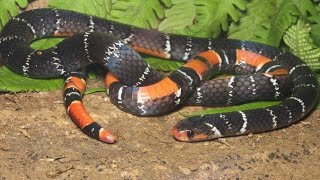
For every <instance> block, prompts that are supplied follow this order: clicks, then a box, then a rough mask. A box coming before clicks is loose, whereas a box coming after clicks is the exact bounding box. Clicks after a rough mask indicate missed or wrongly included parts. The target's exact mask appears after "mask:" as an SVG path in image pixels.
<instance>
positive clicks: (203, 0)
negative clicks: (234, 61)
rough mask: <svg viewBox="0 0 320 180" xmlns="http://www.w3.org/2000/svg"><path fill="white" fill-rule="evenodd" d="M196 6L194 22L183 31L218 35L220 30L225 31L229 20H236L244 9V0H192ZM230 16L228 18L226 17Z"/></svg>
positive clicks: (209, 35) (199, 34)
mask: <svg viewBox="0 0 320 180" xmlns="http://www.w3.org/2000/svg"><path fill="white" fill-rule="evenodd" d="M194 4H195V6H196V12H197V14H196V17H195V24H194V25H193V26H191V27H190V28H188V29H186V30H185V31H190V32H186V33H188V34H189V35H193V36H198V37H205V38H208V37H218V36H219V35H220V33H221V31H227V29H228V25H229V24H228V22H229V20H231V21H233V22H237V21H238V20H239V18H240V16H241V13H240V10H245V8H246V3H245V1H244V0H223V1H221V0H211V1H207V0H194ZM228 17H230V19H229V18H228Z"/></svg>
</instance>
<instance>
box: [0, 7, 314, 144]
mask: <svg viewBox="0 0 320 180" xmlns="http://www.w3.org/2000/svg"><path fill="white" fill-rule="evenodd" d="M50 36H59V37H66V36H71V37H69V38H66V39H65V40H64V41H62V42H60V43H59V44H57V45H56V46H54V47H52V48H49V49H46V50H35V49H32V48H31V47H30V45H29V44H30V42H32V41H33V40H35V39H39V38H43V37H50ZM138 53H143V54H149V55H153V56H157V57H161V58H165V59H175V60H180V61H185V62H186V63H185V64H184V65H183V66H182V67H180V68H179V69H178V70H176V71H174V72H173V73H171V74H170V75H169V76H164V75H163V74H161V73H159V72H158V71H156V70H154V69H152V68H151V67H150V66H149V65H148V64H147V63H146V62H144V61H143V59H142V57H141V56H140V55H139V54H138ZM0 57H2V59H3V60H4V62H5V64H6V66H8V67H9V68H10V69H11V70H13V71H14V72H16V73H19V74H21V75H24V76H29V77H32V78H52V77H58V76H63V77H64V78H65V87H64V101H65V106H66V108H67V112H68V114H69V116H70V117H71V119H72V120H73V121H74V122H75V124H76V125H77V126H78V127H79V128H80V129H81V130H82V131H83V132H84V133H86V134H87V135H89V136H90V137H93V138H95V139H97V140H100V141H103V142H107V143H114V142H115V141H116V138H115V136H114V135H112V134H111V133H110V132H109V131H107V130H106V129H104V128H102V127H101V126H100V125H99V124H97V123H96V122H94V121H93V119H92V118H91V117H90V116H89V114H88V113H87V112H86V110H85V107H84V105H83V103H82V96H83V92H84V90H85V86H86V81H85V80H86V78H85V77H86V74H85V67H87V66H88V65H89V64H93V63H98V64H101V65H103V66H104V67H105V68H106V69H107V70H108V73H107V76H106V86H107V87H108V88H109V95H110V98H111V101H112V102H113V103H114V104H115V105H116V106H117V107H118V108H120V109H122V110H124V111H126V112H129V113H132V114H134V115H138V116H157V115H162V114H165V113H168V112H171V111H173V110H175V109H177V108H178V107H180V106H181V105H201V106H218V105H219V106H227V105H233V104H239V103H244V102H248V101H253V100H257V99H283V101H282V102H281V103H280V104H279V105H275V106H271V107H267V108H260V109H253V110H245V111H236V112H229V113H222V114H211V115H210V114H208V115H203V116H196V117H191V118H187V119H185V120H182V121H180V122H178V123H177V124H176V125H175V126H174V127H173V129H172V134H173V136H174V137H175V138H176V139H177V140H180V141H189V142H192V141H202V140H209V139H214V138H218V137H224V136H235V135H242V134H248V133H258V132H265V131H270V130H273V129H277V128H281V127H285V126H288V125H290V124H293V123H295V122H297V121H299V120H300V119H302V118H303V117H305V116H306V115H307V114H308V113H309V112H310V111H311V110H312V109H313V107H314V106H315V103H316V100H317V98H318V94H319V89H318V84H317V80H316V77H315V75H314V73H313V72H312V70H311V69H310V68H309V67H308V66H307V65H306V64H304V63H303V62H302V61H301V60H300V59H299V58H297V57H296V56H294V55H292V54H291V53H289V52H286V51H282V50H279V49H277V48H274V47H270V46H266V45H262V44H258V43H253V42H247V41H239V40H230V39H224V40H217V39H205V38H193V37H186V36H179V35H172V34H166V33H162V32H158V31H155V30H146V29H141V28H137V27H131V26H128V25H124V24H120V23H116V22H112V21H108V20H105V19H101V18H98V17H93V16H88V15H84V14H81V13H76V12H72V11H67V10H57V9H37V10H32V11H27V12H25V13H22V14H20V15H18V16H16V17H14V18H12V19H11V20H10V21H9V22H8V23H7V24H6V25H5V27H4V28H3V30H2V31H1V34H0ZM215 73H226V74H232V75H230V76H227V77H222V78H217V79H213V80H210V81H208V79H209V78H210V77H211V76H212V75H214V74H215Z"/></svg>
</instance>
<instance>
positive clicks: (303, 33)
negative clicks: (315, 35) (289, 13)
mask: <svg viewBox="0 0 320 180" xmlns="http://www.w3.org/2000/svg"><path fill="white" fill-rule="evenodd" d="M310 30H311V27H310V25H309V24H306V23H305V22H304V21H302V20H299V21H298V23H297V24H296V25H293V26H291V27H290V28H289V29H288V30H287V31H286V33H285V35H284V37H283V39H284V42H285V43H286V44H287V45H288V46H289V47H290V49H291V51H292V53H293V54H295V55H296V56H298V57H300V58H301V59H302V60H304V61H305V62H306V63H307V64H308V65H309V66H310V67H311V68H312V69H313V70H314V71H319V70H320V48H318V47H317V46H316V45H315V44H314V43H313V40H312V39H311V37H310V34H309V33H310Z"/></svg>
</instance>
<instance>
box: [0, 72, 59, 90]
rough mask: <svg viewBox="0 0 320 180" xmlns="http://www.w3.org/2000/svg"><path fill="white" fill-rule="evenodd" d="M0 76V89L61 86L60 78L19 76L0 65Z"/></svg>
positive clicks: (53, 87) (44, 88)
mask: <svg viewBox="0 0 320 180" xmlns="http://www.w3.org/2000/svg"><path fill="white" fill-rule="evenodd" d="M0 77H1V78H0V90H1V91H10V92H20V91H47V90H51V91H52V90H56V89H58V88H61V87H63V80H62V79H31V78H27V77H24V76H20V75H18V74H16V73H14V72H12V71H11V70H9V69H8V68H7V67H5V66H2V67H0Z"/></svg>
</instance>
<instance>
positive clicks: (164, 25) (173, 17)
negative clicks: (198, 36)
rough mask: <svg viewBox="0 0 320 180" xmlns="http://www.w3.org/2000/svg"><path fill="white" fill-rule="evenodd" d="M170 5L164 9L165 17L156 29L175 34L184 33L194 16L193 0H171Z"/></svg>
mask: <svg viewBox="0 0 320 180" xmlns="http://www.w3.org/2000/svg"><path fill="white" fill-rule="evenodd" d="M172 4H173V5H172V7H171V8H169V9H166V10H165V19H164V20H163V21H162V22H161V23H160V25H159V28H158V30H159V31H164V32H170V33H175V34H185V33H186V31H184V30H185V29H186V28H187V27H189V26H191V25H192V24H193V21H194V19H195V16H196V6H195V5H194V0H172Z"/></svg>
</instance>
